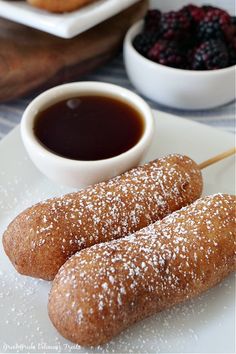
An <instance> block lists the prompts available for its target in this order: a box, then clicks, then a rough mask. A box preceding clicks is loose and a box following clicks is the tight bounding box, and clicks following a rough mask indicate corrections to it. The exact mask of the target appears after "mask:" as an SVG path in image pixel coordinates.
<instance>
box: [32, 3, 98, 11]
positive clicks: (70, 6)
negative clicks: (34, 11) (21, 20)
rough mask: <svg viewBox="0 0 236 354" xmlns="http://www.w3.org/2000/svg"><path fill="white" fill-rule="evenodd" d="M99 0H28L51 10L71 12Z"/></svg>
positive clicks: (41, 7) (34, 4)
mask: <svg viewBox="0 0 236 354" xmlns="http://www.w3.org/2000/svg"><path fill="white" fill-rule="evenodd" d="M95 1H97V0H27V2H28V3H29V4H30V5H33V6H36V7H39V8H40V9H44V10H47V11H50V12H58V13H62V12H69V11H74V10H77V9H79V8H81V7H83V6H85V5H88V4H90V3H92V2H95Z"/></svg>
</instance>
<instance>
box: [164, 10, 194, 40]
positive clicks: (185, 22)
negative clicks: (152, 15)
mask: <svg viewBox="0 0 236 354" xmlns="http://www.w3.org/2000/svg"><path fill="white" fill-rule="evenodd" d="M190 27H191V23H190V20H189V18H188V17H187V16H186V14H184V13H183V12H175V11H171V12H167V13H165V14H163V15H162V16H161V20H160V34H161V36H162V38H163V39H170V40H172V39H179V38H185V37H186V34H188V33H189V30H190Z"/></svg>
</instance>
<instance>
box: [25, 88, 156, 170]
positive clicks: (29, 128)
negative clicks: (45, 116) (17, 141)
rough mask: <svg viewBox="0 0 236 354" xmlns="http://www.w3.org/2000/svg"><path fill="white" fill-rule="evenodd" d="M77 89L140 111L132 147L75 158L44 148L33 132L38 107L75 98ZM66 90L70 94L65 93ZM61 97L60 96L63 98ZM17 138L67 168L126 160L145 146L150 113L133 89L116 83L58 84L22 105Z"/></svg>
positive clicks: (150, 127) (149, 133)
mask: <svg viewBox="0 0 236 354" xmlns="http://www.w3.org/2000/svg"><path fill="white" fill-rule="evenodd" d="M77 90H78V93H77V95H78V97H79V96H80V95H81V96H83V90H84V95H86V94H89V93H90V94H96V95H101V96H108V97H109V96H110V97H113V98H117V99H120V100H122V101H123V102H125V103H127V104H130V105H131V106H132V107H133V108H135V109H136V110H137V111H138V112H140V113H141V116H142V119H143V121H144V131H143V133H142V135H141V137H140V139H139V140H138V141H137V143H136V144H135V145H134V146H132V147H131V148H130V149H128V150H127V151H125V152H123V153H121V154H119V155H116V156H113V157H110V158H106V159H99V160H75V159H70V158H67V157H63V156H60V155H57V154H56V153H54V152H53V151H51V150H49V149H47V148H46V147H44V145H43V144H42V143H40V141H39V140H38V139H37V137H36V136H35V134H34V132H33V126H34V120H35V117H36V115H37V113H38V112H40V109H42V110H43V109H45V108H47V107H49V106H50V105H53V104H55V103H56V102H59V101H61V100H63V99H67V98H68V99H69V97H70V96H73V97H75V95H76V92H75V91H77ZM69 92H70V94H69ZM63 96H64V97H63ZM50 99H53V102H52V103H51V104H50ZM20 130H21V138H22V140H23V142H24V145H25V146H26V149H27V150H29V146H30V147H31V148H33V149H34V150H35V149H37V151H38V153H39V154H40V155H41V157H44V158H45V159H48V160H51V161H54V162H55V163H57V164H58V165H59V164H61V165H63V166H65V165H66V166H68V167H72V168H73V167H74V168H75V167H77V166H80V167H88V166H90V167H92V166H94V165H104V164H108V163H113V162H114V163H119V161H122V160H123V159H124V158H126V159H129V158H132V157H133V156H135V155H136V154H139V153H140V152H142V150H145V148H147V147H148V143H149V141H150V139H151V138H152V136H153V130H154V116H153V112H152V110H151V108H150V106H149V105H148V104H147V103H146V102H145V100H144V99H143V98H141V97H140V96H139V95H137V94H135V93H134V92H132V91H130V90H128V89H126V88H123V87H121V86H118V85H114V84H110V83H106V82H97V81H78V82H72V83H67V84H62V85H58V86H55V87H53V88H50V89H48V90H46V91H44V92H42V93H41V94H40V95H38V96H36V97H35V98H34V99H33V100H32V101H31V102H30V104H29V105H28V106H27V107H26V109H25V111H24V113H23V116H22V120H21V123H20Z"/></svg>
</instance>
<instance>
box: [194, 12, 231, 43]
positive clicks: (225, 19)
mask: <svg viewBox="0 0 236 354" xmlns="http://www.w3.org/2000/svg"><path fill="white" fill-rule="evenodd" d="M230 23H231V18H230V16H229V14H228V13H227V12H225V11H223V10H218V9H210V10H208V11H207V12H206V14H205V16H204V18H203V19H202V20H201V21H200V22H199V24H198V28H197V37H198V39H200V40H202V41H206V40H208V39H223V38H224V36H225V32H226V31H227V30H228V28H229V26H230Z"/></svg>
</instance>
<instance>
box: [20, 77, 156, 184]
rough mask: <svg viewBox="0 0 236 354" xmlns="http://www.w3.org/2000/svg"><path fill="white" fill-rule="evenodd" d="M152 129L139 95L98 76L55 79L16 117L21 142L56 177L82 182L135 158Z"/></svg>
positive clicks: (59, 180) (125, 165)
mask: <svg viewBox="0 0 236 354" xmlns="http://www.w3.org/2000/svg"><path fill="white" fill-rule="evenodd" d="M153 132H154V120H153V114H152V111H151V109H150V107H149V106H148V105H147V103H146V102H145V101H144V100H143V99H142V98H141V97H139V96H138V95H136V94H134V93H133V92H131V91H129V90H127V89H124V88H122V87H119V86H116V85H112V84H107V83H101V82H78V83H71V84H65V85H60V86H57V87H54V88H52V89H50V90H47V91H45V92H44V93H42V94H41V95H39V96H38V97H36V98H35V99H34V100H33V101H32V102H31V103H30V104H29V106H28V107H27V108H26V110H25V112H24V114H23V117H22V121H21V136H22V140H23V143H24V146H25V148H26V150H27V152H28V154H29V156H30V158H31V160H32V161H33V163H34V164H35V165H36V167H37V168H38V169H39V170H40V171H41V172H42V173H43V174H45V175H46V176H47V177H48V178H50V179H52V180H53V181H55V182H56V183H59V184H63V185H68V186H71V187H76V188H81V187H86V186H88V185H90V184H94V183H97V182H101V181H105V180H107V179H109V178H112V177H115V176H116V175H119V174H121V173H123V172H125V171H127V170H129V169H131V168H132V167H135V166H137V165H138V164H139V162H140V161H141V159H142V158H143V157H144V154H145V152H146V151H147V149H148V147H149V146H150V143H151V140H152V136H153Z"/></svg>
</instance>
